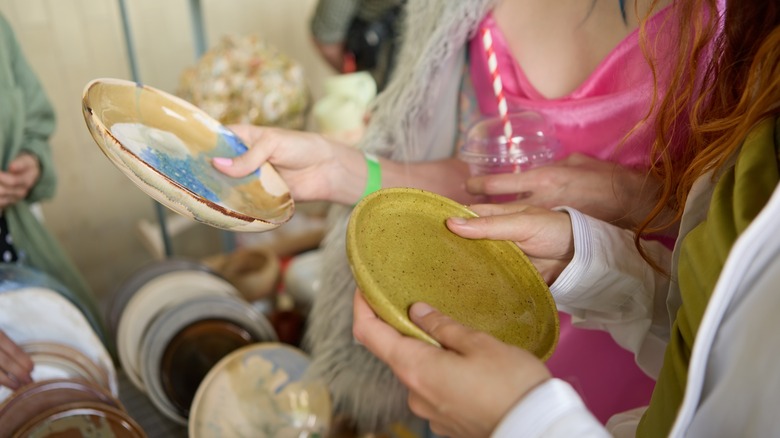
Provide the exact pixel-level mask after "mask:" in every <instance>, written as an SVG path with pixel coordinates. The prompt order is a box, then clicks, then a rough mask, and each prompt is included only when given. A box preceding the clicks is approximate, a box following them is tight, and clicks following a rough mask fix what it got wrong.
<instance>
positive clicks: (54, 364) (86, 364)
mask: <svg viewBox="0 0 780 438" xmlns="http://www.w3.org/2000/svg"><path fill="white" fill-rule="evenodd" d="M19 347H20V348H21V349H22V350H24V352H25V353H27V354H28V355H29V356H30V359H31V360H32V362H33V364H34V375H38V376H44V375H46V376H49V378H50V377H53V376H61V377H62V378H66V379H76V380H83V381H85V382H89V383H90V384H93V385H96V386H98V387H100V388H105V390H106V391H110V390H111V381H110V378H109V374H108V371H107V370H106V369H105V368H103V367H102V366H101V365H100V364H98V363H96V362H95V361H93V360H92V359H90V358H89V357H87V356H86V355H85V354H84V353H82V352H81V351H79V350H77V349H75V348H73V347H70V346H68V345H64V344H60V343H55V342H26V343H23V344H19Z"/></svg>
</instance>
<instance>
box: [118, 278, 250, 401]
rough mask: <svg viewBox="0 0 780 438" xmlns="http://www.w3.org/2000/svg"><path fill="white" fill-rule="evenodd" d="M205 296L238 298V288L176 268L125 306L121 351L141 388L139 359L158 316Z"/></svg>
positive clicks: (126, 368)
mask: <svg viewBox="0 0 780 438" xmlns="http://www.w3.org/2000/svg"><path fill="white" fill-rule="evenodd" d="M202 296H233V297H238V296H239V293H238V290H237V289H236V288H235V287H234V286H233V285H231V284H230V283H228V282H227V281H226V280H223V279H222V278H220V277H218V276H216V275H214V274H210V273H208V272H203V271H173V272H169V273H167V274H163V275H160V276H158V277H156V278H154V279H152V280H151V281H149V282H148V283H146V284H145V285H144V286H143V287H142V288H141V289H139V290H138V292H136V293H135V294H134V295H133V297H132V298H130V301H129V302H128V303H127V306H125V310H124V311H123V312H122V316H121V317H120V319H119V328H118V329H117V340H116V344H117V353H118V355H119V362H120V363H121V364H122V369H123V370H124V371H125V374H126V375H127V377H128V378H129V379H130V381H131V382H132V383H133V384H134V385H135V387H136V388H138V389H140V390H141V391H144V392H145V391H146V385H145V384H144V382H143V379H142V378H141V368H142V365H141V363H140V362H139V360H140V359H139V356H140V348H141V345H142V343H143V338H144V336H145V334H146V333H147V330H148V329H149V326H150V325H151V324H152V322H153V321H154V318H155V317H157V315H159V314H161V313H162V312H164V311H165V309H167V308H169V307H172V306H175V305H176V304H178V303H181V302H184V301H187V300H191V299H194V298H197V297H202Z"/></svg>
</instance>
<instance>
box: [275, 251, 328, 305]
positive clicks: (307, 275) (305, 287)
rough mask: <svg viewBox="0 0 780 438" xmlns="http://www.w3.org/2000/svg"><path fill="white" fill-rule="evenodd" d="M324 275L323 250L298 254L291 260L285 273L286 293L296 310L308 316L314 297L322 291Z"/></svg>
mask: <svg viewBox="0 0 780 438" xmlns="http://www.w3.org/2000/svg"><path fill="white" fill-rule="evenodd" d="M321 274H322V250H320V249H315V250H311V251H306V252H304V253H302V254H298V255H296V256H295V257H293V258H292V260H290V263H289V264H288V265H287V269H285V271H284V291H285V292H286V293H287V294H288V295H289V296H290V297H291V298H292V300H293V302H294V303H295V308H296V309H298V310H299V311H300V312H301V313H302V314H303V315H308V314H309V312H310V311H311V306H312V304H313V303H314V297H315V296H316V295H317V294H318V293H319V291H320V281H321V280H320V279H321Z"/></svg>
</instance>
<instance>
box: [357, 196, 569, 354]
mask: <svg viewBox="0 0 780 438" xmlns="http://www.w3.org/2000/svg"><path fill="white" fill-rule="evenodd" d="M455 216H459V217H475V216H476V214H475V213H474V212H472V211H471V210H469V209H468V208H466V207H465V206H463V205H461V204H458V203H456V202H455V201H452V200H451V199H448V198H445V197H442V196H439V195H436V194H434V193H430V192H426V191H423V190H417V189H406V188H394V189H384V190H379V191H377V192H375V193H373V194H371V195H369V196H367V197H366V198H365V199H363V200H362V201H361V202H360V203H358V204H357V205H356V206H355V210H354V211H353V212H352V216H351V218H350V221H349V225H348V228H347V254H348V256H349V262H350V265H351V266H352V272H353V274H354V275H355V279H356V281H357V284H358V286H359V287H360V289H361V290H362V291H363V293H364V294H365V297H366V301H368V303H369V305H370V306H371V308H372V309H374V311H375V312H376V313H377V315H379V316H380V317H381V318H382V319H383V320H384V321H386V322H387V323H388V324H390V325H392V326H393V327H395V328H396V329H397V330H399V331H400V332H402V333H404V334H406V335H409V336H413V337H416V338H419V339H422V340H424V341H427V342H430V343H432V344H434V345H439V344H438V343H437V342H436V341H435V340H434V339H433V338H431V337H430V336H428V334H426V333H425V332H424V331H422V330H421V329H420V328H419V327H417V326H416V325H415V324H414V323H412V322H411V320H409V317H408V309H409V306H411V305H412V304H413V303H415V302H417V301H424V302H426V303H428V304H430V305H432V306H434V307H436V308H437V309H439V310H441V311H442V312H444V313H445V314H447V315H449V316H451V317H452V318H454V319H456V320H457V321H460V322H461V323H463V324H465V325H467V326H469V327H472V328H474V329H477V330H480V331H484V332H487V333H490V334H491V335H493V336H495V337H496V338H498V339H500V340H502V341H504V342H506V343H508V344H512V345H516V346H519V347H522V348H525V349H527V350H529V351H531V352H532V353H534V354H535V355H536V356H537V357H539V358H541V359H543V360H545V359H547V358H549V357H550V355H552V353H553V350H554V349H555V345H556V343H557V341H558V312H557V310H556V307H555V302H554V301H553V298H552V295H551V294H550V290H549V288H548V287H547V285H546V284H545V282H544V280H542V277H541V275H540V274H539V272H538V271H537V270H536V268H535V267H534V266H533V264H531V262H530V260H528V257H527V256H526V255H525V254H524V253H523V252H522V251H521V250H520V248H519V247H518V246H517V245H516V244H515V243H513V242H509V241H494V240H470V239H464V238H462V237H459V236H457V235H456V234H454V233H452V232H451V231H450V230H449V229H448V228H447V226H446V224H445V221H446V219H447V218H449V217H455Z"/></svg>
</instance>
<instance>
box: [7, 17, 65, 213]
mask: <svg viewBox="0 0 780 438" xmlns="http://www.w3.org/2000/svg"><path fill="white" fill-rule="evenodd" d="M0 32H2V38H3V44H4V45H5V46H6V47H5V49H6V51H7V54H8V56H9V60H8V61H9V63H10V66H11V71H10V74H11V75H12V78H11V80H12V81H13V83H14V85H15V86H14V88H15V89H16V90H17V92H18V93H20V96H19V97H20V99H12V101H13V100H16V101H17V102H15V103H17V104H19V105H18V106H19V108H16V109H15V110H16V111H21V112H23V125H22V127H21V129H22V133H21V141H20V142H19V146H18V147H19V149H18V150H16V151H12V153H13V154H14V155H18V154H19V153H20V152H22V151H24V152H29V153H31V154H33V155H35V156H36V157H37V158H38V161H39V162H40V166H41V175H40V177H39V179H38V183H37V184H36V185H35V186H34V187H33V189H32V190H31V191H30V193H29V195H28V196H27V201H29V202H37V201H40V200H43V199H49V198H51V197H53V196H54V193H55V190H56V186H57V175H56V173H55V169H54V163H53V158H52V154H51V146H50V144H49V138H50V137H51V135H52V133H53V132H54V127H55V123H56V120H55V115H54V108H53V107H52V106H51V103H50V102H49V99H48V97H47V96H46V92H45V91H44V89H43V87H42V85H41V83H40V81H39V80H38V77H37V75H36V74H35V72H34V71H33V70H32V69H31V68H30V65H29V64H28V63H27V60H26V59H25V57H24V53H22V50H21V47H20V46H19V43H18V41H17V40H16V37H15V36H14V33H13V30H12V29H11V27H10V25H9V24H8V22H7V21H6V20H5V18H3V17H2V16H0ZM10 158H13V157H9V159H10Z"/></svg>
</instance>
